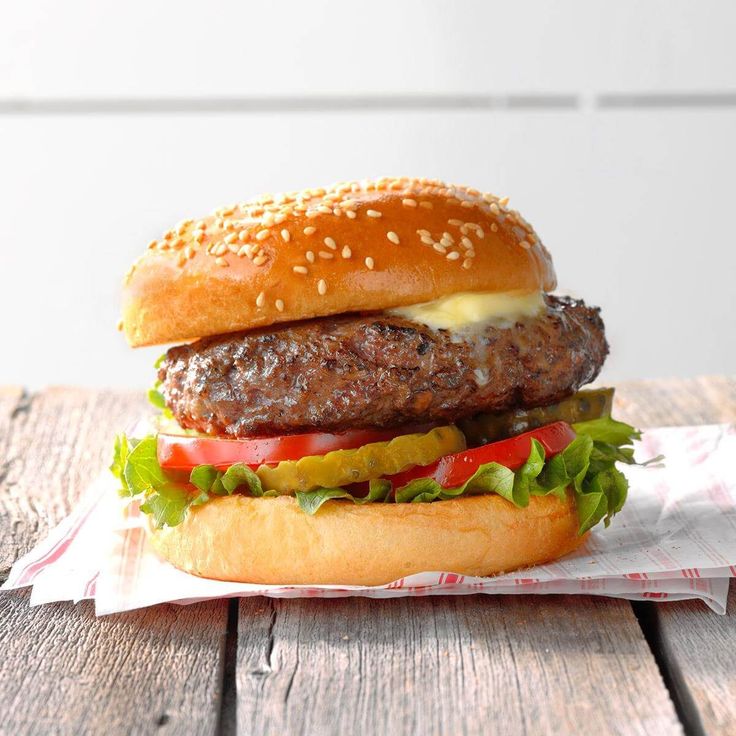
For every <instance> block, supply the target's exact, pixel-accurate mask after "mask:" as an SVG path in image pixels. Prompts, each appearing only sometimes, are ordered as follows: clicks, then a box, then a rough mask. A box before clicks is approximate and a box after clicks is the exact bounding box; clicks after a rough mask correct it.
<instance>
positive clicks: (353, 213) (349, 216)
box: [345, 210, 357, 220]
mask: <svg viewBox="0 0 736 736" xmlns="http://www.w3.org/2000/svg"><path fill="white" fill-rule="evenodd" d="M345 216H346V217H348V218H350V219H351V220H354V219H355V218H356V217H357V215H356V214H355V212H353V211H352V210H346V211H345Z"/></svg>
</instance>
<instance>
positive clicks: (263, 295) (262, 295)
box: [256, 291, 266, 307]
mask: <svg viewBox="0 0 736 736" xmlns="http://www.w3.org/2000/svg"><path fill="white" fill-rule="evenodd" d="M265 303H266V292H265V291H262V292H261V293H260V294H259V295H258V296H257V297H256V306H257V307H262V306H263V305H264V304H265Z"/></svg>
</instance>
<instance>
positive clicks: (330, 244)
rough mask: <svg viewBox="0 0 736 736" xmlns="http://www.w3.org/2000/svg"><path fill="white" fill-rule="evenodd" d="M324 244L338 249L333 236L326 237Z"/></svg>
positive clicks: (331, 248)
mask: <svg viewBox="0 0 736 736" xmlns="http://www.w3.org/2000/svg"><path fill="white" fill-rule="evenodd" d="M324 244H325V245H326V246H327V247H328V248H329V249H330V250H337V243H335V241H334V240H333V239H332V238H325V239H324Z"/></svg>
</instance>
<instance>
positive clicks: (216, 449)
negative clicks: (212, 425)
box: [157, 425, 431, 470]
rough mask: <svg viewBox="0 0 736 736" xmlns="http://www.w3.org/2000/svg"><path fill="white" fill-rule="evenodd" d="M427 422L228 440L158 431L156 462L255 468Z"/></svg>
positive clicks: (389, 435)
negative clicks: (237, 464) (327, 432)
mask: <svg viewBox="0 0 736 736" xmlns="http://www.w3.org/2000/svg"><path fill="white" fill-rule="evenodd" d="M430 429H431V426H429V425H422V426H412V427H398V428H396V429H384V430H380V429H379V430H372V429H357V430H353V431H351V432H344V433H342V434H326V433H321V432H314V433H311V434H292V435H284V436H282V437H255V438H252V439H242V440H230V439H221V438H219V437H189V436H186V435H173V434H159V435H158V443H157V455H158V462H159V465H160V466H161V467H162V468H167V469H169V470H191V469H192V468H194V467H195V466H197V465H214V466H215V467H217V468H221V469H224V468H228V467H230V466H231V465H233V464H235V463H245V464H246V465H252V466H253V467H258V466H259V465H262V464H263V463H278V462H280V461H281V460H299V458H302V457H305V456H306V455H325V454H326V453H328V452H332V451H333V450H350V449H353V448H355V447H360V446H361V445H367V444H369V443H370V442H387V441H388V440H392V439H393V438H394V437H398V436H399V435H402V434H409V433H411V432H428V431H429V430H430Z"/></svg>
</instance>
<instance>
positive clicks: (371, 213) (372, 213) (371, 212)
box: [365, 210, 382, 217]
mask: <svg viewBox="0 0 736 736" xmlns="http://www.w3.org/2000/svg"><path fill="white" fill-rule="evenodd" d="M365 213H366V215H368V217H382V215H381V213H380V212H379V211H378V210H366V212H365Z"/></svg>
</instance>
